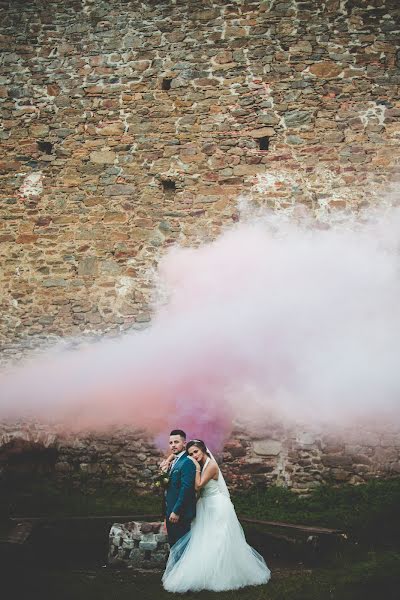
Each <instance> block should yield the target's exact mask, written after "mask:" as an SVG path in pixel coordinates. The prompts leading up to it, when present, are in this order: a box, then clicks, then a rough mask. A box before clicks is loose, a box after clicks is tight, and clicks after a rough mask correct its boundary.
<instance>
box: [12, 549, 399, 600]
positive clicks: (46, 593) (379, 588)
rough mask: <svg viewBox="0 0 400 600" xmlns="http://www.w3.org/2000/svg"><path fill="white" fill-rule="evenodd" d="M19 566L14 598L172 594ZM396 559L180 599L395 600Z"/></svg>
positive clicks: (100, 573)
mask: <svg viewBox="0 0 400 600" xmlns="http://www.w3.org/2000/svg"><path fill="white" fill-rule="evenodd" d="M22 571H23V572H24V577H21V565H18V577H13V576H12V575H11V576H10V573H9V572H8V573H7V574H6V577H5V579H3V582H2V589H3V591H6V590H7V587H8V584H9V585H10V586H11V587H10V591H12V592H13V597H14V598H18V599H19V600H22V599H25V598H27V599H28V598H36V597H37V598H42V599H47V598H52V599H53V598H57V599H58V600H71V599H72V598H73V599H74V600H114V599H115V600H128V599H129V600H131V599H132V598H139V597H140V598H141V600H154V599H155V598H156V599H157V600H167V599H168V598H169V599H170V598H172V596H171V594H168V593H167V592H165V591H164V590H163V589H162V587H161V582H160V574H159V573H150V574H144V573H135V572H132V571H128V570H124V571H123V570H120V571H119V570H113V569H101V568H98V569H91V570H86V571H85V570H75V571H65V570H51V571H50V570H46V569H45V568H43V566H42V567H38V568H35V569H32V567H29V566H23V565H22ZM399 572H400V555H399V554H394V553H389V552H386V553H382V554H372V553H370V554H369V555H367V556H365V557H363V558H361V559H359V560H358V561H356V562H354V563H353V564H348V563H344V564H342V565H334V566H333V567H332V568H331V569H307V570H305V569H302V568H295V569H277V570H275V571H274V570H273V571H272V579H271V581H270V582H269V583H268V585H265V586H259V587H250V588H245V589H243V590H237V591H230V592H220V593H218V594H215V593H212V592H195V593H190V594H182V595H180V596H179V597H180V598H184V599H185V598H188V599H191V600H197V599H198V600H215V599H216V598H218V600H376V598H377V597H383V598H385V600H395V599H397V598H398V585H399V583H400V578H399Z"/></svg>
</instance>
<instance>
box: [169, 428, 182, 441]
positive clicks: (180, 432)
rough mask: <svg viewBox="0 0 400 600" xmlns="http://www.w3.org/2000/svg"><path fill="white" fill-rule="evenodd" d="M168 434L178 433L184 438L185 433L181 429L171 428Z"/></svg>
mask: <svg viewBox="0 0 400 600" xmlns="http://www.w3.org/2000/svg"><path fill="white" fill-rule="evenodd" d="M169 435H180V436H181V438H182V439H184V440H186V433H185V432H184V431H182V429H173V430H172V431H171V433H170V434H169Z"/></svg>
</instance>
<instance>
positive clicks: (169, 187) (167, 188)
mask: <svg viewBox="0 0 400 600" xmlns="http://www.w3.org/2000/svg"><path fill="white" fill-rule="evenodd" d="M161 185H162V187H163V190H164V193H165V194H174V193H175V192H176V184H175V181H173V180H172V179H162V180H161Z"/></svg>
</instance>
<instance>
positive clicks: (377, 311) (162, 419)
mask: <svg viewBox="0 0 400 600" xmlns="http://www.w3.org/2000/svg"><path fill="white" fill-rule="evenodd" d="M360 217H361V218H359V219H358V220H356V219H353V220H350V219H345V220H343V222H342V223H341V224H338V225H337V226H334V227H330V228H323V229H321V228H320V227H319V226H318V223H317V222H315V221H313V220H312V219H311V217H310V216H309V215H305V216H304V217H302V218H301V219H299V218H298V217H296V219H292V220H291V219H288V218H286V217H285V218H282V215H281V216H279V215H276V214H275V215H274V214H265V215H263V216H259V217H258V218H257V219H256V220H254V221H253V222H247V223H241V224H239V225H237V226H235V227H234V228H233V229H231V230H229V231H226V232H225V233H223V234H222V235H221V236H220V237H219V238H218V239H217V240H216V241H214V242H212V243H209V244H206V245H203V246H201V247H199V248H178V247H176V248H174V249H172V250H170V251H169V252H168V253H167V254H166V256H165V257H164V258H163V259H162V261H161V263H160V267H159V274H158V277H159V282H158V285H159V288H160V289H161V290H162V292H163V297H165V298H167V300H166V301H165V302H164V304H163V305H161V306H159V308H158V309H157V311H156V312H155V315H154V318H153V321H152V324H151V327H149V328H148V329H147V330H145V331H142V332H135V333H130V334H127V335H124V336H121V337H120V338H119V339H117V340H113V341H111V340H109V339H108V340H106V339H104V340H102V341H101V342H99V343H97V344H93V345H91V346H88V347H87V348H85V349H81V350H77V351H74V352H71V351H63V350H56V349H54V350H53V351H52V352H50V353H48V354H47V355H46V356H45V357H44V358H42V359H40V360H34V361H32V363H31V364H30V365H29V366H28V365H25V366H21V367H20V368H17V369H16V370H15V371H13V372H11V373H9V374H7V375H6V374H4V376H3V378H2V381H1V391H0V418H13V417H29V416H34V417H35V418H39V419H47V420H51V421H62V422H63V423H64V424H65V427H68V428H73V429H75V430H79V429H86V428H92V429H93V428H94V429H99V428H107V427H109V426H112V425H130V426H134V427H138V428H145V429H146V430H148V431H149V432H151V433H152V434H153V435H154V436H155V437H156V438H157V439H159V440H161V439H164V438H165V437H166V436H167V435H168V433H169V430H170V429H172V428H182V429H185V430H186V431H187V433H188V435H189V436H190V437H192V436H196V437H200V438H203V439H205V440H206V442H207V443H208V444H209V446H210V447H211V448H213V449H218V448H220V447H221V445H222V442H223V440H224V438H226V437H227V436H228V435H229V432H230V430H231V428H232V424H233V423H234V422H235V421H236V420H247V421H248V422H249V421H250V422H252V423H253V424H254V425H253V428H255V429H257V427H262V426H263V425H264V424H265V422H266V421H268V420H269V419H274V420H278V421H283V422H284V423H287V424H289V425H292V424H295V423H298V422H301V423H303V424H304V423H306V424H307V423H308V424H309V425H310V426H312V425H313V424H318V425H321V424H322V425H324V426H327V427H329V426H337V425H338V424H339V425H340V424H343V425H347V424H349V423H351V422H354V421H356V422H360V421H361V420H362V421H363V422H368V421H373V422H375V423H377V422H378V421H385V420H390V421H391V422H393V420H396V421H400V403H399V398H400V375H399V369H398V365H397V363H398V358H397V357H398V339H399V333H400V277H399V273H400V269H399V267H400V261H399V248H400V245H399V244H400V210H399V209H395V208H393V209H390V211H387V212H386V214H384V213H381V214H379V213H378V212H375V213H370V214H367V213H365V212H364V213H363V214H362V215H360Z"/></svg>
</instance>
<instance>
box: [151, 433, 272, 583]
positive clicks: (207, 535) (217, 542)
mask: <svg viewBox="0 0 400 600" xmlns="http://www.w3.org/2000/svg"><path fill="white" fill-rule="evenodd" d="M169 447H170V451H171V453H170V455H169V456H168V458H167V459H165V460H164V461H163V462H162V463H161V465H160V467H161V470H162V471H163V472H164V473H165V474H167V473H168V484H167V488H166V492H165V508H166V524H167V531H168V540H169V543H170V547H171V550H170V555H169V558H168V562H167V566H166V569H165V572H164V575H163V578H162V581H163V586H164V588H165V589H166V590H167V591H169V592H188V591H199V590H212V591H215V592H219V591H223V590H233V589H237V588H241V587H244V586H247V585H260V584H263V583H267V581H268V580H269V578H270V571H269V569H268V567H267V565H266V564H265V561H264V559H263V558H262V556H260V554H258V552H256V551H255V550H254V549H253V548H252V547H251V546H249V545H248V544H247V542H246V539H245V537H244V533H243V529H242V527H241V525H240V523H239V521H238V519H237V516H236V513H235V509H234V507H233V504H232V502H231V500H230V497H229V492H228V488H227V487H226V483H225V480H224V477H223V475H222V473H221V471H220V470H219V467H218V465H217V463H216V461H215V459H214V457H213V455H212V454H211V452H210V451H209V449H208V448H207V446H206V445H205V443H204V442H203V441H202V440H191V441H190V442H188V443H186V434H185V432H184V431H182V430H181V429H174V430H173V431H171V434H170V438H169ZM196 492H197V495H198V500H197V501H196Z"/></svg>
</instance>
